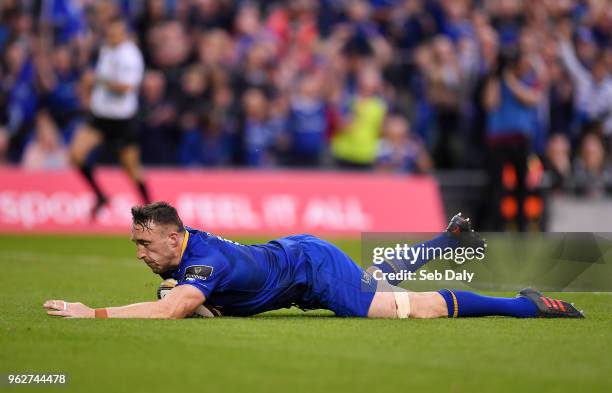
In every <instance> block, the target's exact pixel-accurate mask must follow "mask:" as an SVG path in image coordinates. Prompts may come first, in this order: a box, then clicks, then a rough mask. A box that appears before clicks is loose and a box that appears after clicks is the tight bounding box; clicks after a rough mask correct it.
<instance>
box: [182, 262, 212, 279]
mask: <svg viewBox="0 0 612 393" xmlns="http://www.w3.org/2000/svg"><path fill="white" fill-rule="evenodd" d="M212 272H213V267H212V266H207V265H193V266H189V267H188V268H187V269H185V279H187V280H206V279H207V278H208V277H210V276H211V275H212Z"/></svg>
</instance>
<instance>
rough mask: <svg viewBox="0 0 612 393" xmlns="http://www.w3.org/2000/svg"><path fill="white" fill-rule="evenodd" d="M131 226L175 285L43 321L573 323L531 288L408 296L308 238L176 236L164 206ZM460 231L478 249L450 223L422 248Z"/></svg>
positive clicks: (141, 248) (460, 223)
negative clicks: (273, 315) (504, 319)
mask: <svg viewBox="0 0 612 393" xmlns="http://www.w3.org/2000/svg"><path fill="white" fill-rule="evenodd" d="M132 221H133V222H132V241H134V243H136V249H137V252H136V255H137V257H138V258H139V259H142V260H143V261H144V262H145V263H146V264H147V265H148V266H149V267H150V268H151V270H152V271H153V272H154V273H157V274H159V275H160V276H161V277H162V278H164V279H166V280H169V279H174V280H176V282H177V284H176V286H175V287H173V288H171V289H170V290H169V291H168V292H167V295H166V296H164V297H163V298H162V299H160V300H158V301H154V302H145V303H136V304H130V305H127V306H123V307H108V308H101V309H93V308H90V307H88V306H86V305H84V304H82V303H68V302H66V301H64V300H48V301H47V302H45V303H44V307H45V308H46V309H47V314H49V315H56V316H62V317H72V318H94V317H95V318H165V319H176V318H186V317H189V316H192V315H193V314H194V312H195V311H196V310H201V309H203V307H201V306H202V305H204V306H205V307H206V309H207V310H210V312H211V313H212V314H213V315H214V316H221V315H228V316H250V315H255V314H259V313H262V312H265V311H270V310H277V309H280V308H286V307H291V306H297V307H299V308H301V309H303V310H309V309H328V310H331V311H333V312H335V313H336V315H337V316H341V317H373V318H408V317H410V318H438V317H477V316H478V317H479V316H487V315H505V316H513V317H519V318H529V317H572V318H581V317H583V315H582V313H581V312H580V311H578V310H576V309H575V308H574V307H573V306H572V305H571V304H569V303H566V302H563V301H560V300H556V299H551V298H548V297H544V296H542V295H541V294H540V293H539V292H537V291H534V290H531V289H527V290H523V291H521V292H520V294H519V295H518V296H517V297H514V298H498V297H490V296H482V295H478V294H475V293H472V292H468V291H459V290H449V289H444V290H441V291H438V292H409V291H406V290H404V289H401V288H398V287H395V286H393V285H391V284H397V282H391V283H389V282H386V281H377V280H375V279H374V277H373V276H372V275H371V273H372V270H370V269H372V268H370V269H369V271H368V272H366V271H364V270H363V269H361V267H359V266H358V265H357V264H355V263H354V262H353V261H352V260H351V259H350V258H349V256H348V255H346V254H345V253H344V252H342V251H341V250H340V249H339V248H337V247H336V246H334V245H333V244H330V243H328V242H325V241H323V240H321V239H318V238H316V237H314V236H310V235H296V236H289V237H285V238H281V239H277V240H273V241H271V242H269V243H267V244H261V245H242V244H238V243H235V242H232V241H229V240H226V239H223V238H220V237H217V236H214V235H212V234H210V233H208V232H203V231H198V230H195V229H191V228H186V227H185V226H184V225H183V222H182V221H181V219H180V217H179V216H178V214H177V212H176V209H175V208H174V207H172V206H170V205H169V204H167V203H165V202H156V203H153V204H150V205H145V206H139V207H133V208H132ZM466 232H467V233H468V234H471V236H472V239H474V240H475V241H476V242H480V244H481V245H484V242H483V241H482V240H481V239H480V237H479V236H478V235H476V234H473V231H472V229H471V225H470V222H469V220H467V219H464V218H463V217H461V215H457V216H455V217H453V219H452V220H451V222H450V224H449V226H448V228H447V230H446V231H445V232H443V233H441V234H440V235H439V236H437V237H435V238H434V239H432V240H430V241H428V242H425V243H424V246H426V247H442V248H444V247H449V246H451V247H452V246H456V245H457V242H458V237H459V235H460V234H461V233H466ZM411 262H414V264H405V262H403V261H401V260H398V261H389V262H385V263H383V264H381V265H378V267H379V268H380V269H381V270H382V271H383V272H387V273H389V272H393V271H397V270H410V271H415V270H416V269H418V268H419V267H421V266H422V265H423V264H425V263H426V262H427V260H425V259H424V258H421V259H419V260H416V261H411ZM378 276H380V274H378ZM387 276H389V277H390V275H387ZM171 286H172V285H171ZM199 314H202V313H199Z"/></svg>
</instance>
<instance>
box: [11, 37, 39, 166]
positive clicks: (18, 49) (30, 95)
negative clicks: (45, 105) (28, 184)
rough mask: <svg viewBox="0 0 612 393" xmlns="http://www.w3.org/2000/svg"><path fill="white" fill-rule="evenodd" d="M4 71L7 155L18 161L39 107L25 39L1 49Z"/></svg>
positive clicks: (32, 65)
mask: <svg viewBox="0 0 612 393" xmlns="http://www.w3.org/2000/svg"><path fill="white" fill-rule="evenodd" d="M4 61H5V64H6V68H5V70H6V72H5V74H4V76H3V79H2V95H3V96H4V97H5V98H4V101H5V104H4V105H3V108H2V110H3V111H5V114H4V117H6V128H7V130H8V132H9V135H10V142H9V159H10V161H11V162H13V163H17V162H19V161H20V159H21V154H22V153H23V148H24V146H25V143H26V141H27V138H28V134H29V133H30V131H31V130H32V127H33V125H34V121H35V118H36V111H37V109H38V101H39V100H38V95H37V94H36V88H35V73H34V64H33V63H32V59H31V56H30V52H29V49H28V47H27V45H26V44H25V43H24V42H20V41H13V42H11V43H9V44H8V45H7V50H6V52H5V53H4Z"/></svg>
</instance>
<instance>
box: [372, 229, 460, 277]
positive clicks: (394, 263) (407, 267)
mask: <svg viewBox="0 0 612 393" xmlns="http://www.w3.org/2000/svg"><path fill="white" fill-rule="evenodd" d="M458 245H459V240H458V239H457V238H456V237H454V236H453V235H451V234H449V233H447V232H443V233H441V234H440V235H438V236H436V237H434V238H433V239H431V240H428V241H426V242H423V243H420V244H416V245H414V246H412V247H410V249H414V250H416V249H418V248H419V247H420V248H421V252H420V253H419V254H418V256H417V257H416V258H415V259H414V260H410V261H409V260H405V259H390V260H385V261H384V262H382V263H381V264H378V265H374V266H376V267H377V268H379V269H380V270H382V272H383V273H399V272H401V271H409V272H414V271H416V270H417V269H419V268H420V267H421V266H423V265H424V264H426V263H427V262H429V261H431V260H432V259H434V255H433V252H432V253H430V254H429V255H427V253H426V252H425V249H426V248H430V249H431V248H440V249H442V250H444V249H445V248H447V247H450V248H455V247H457V246H458ZM409 255H414V254H412V253H410V254H409ZM438 256H439V255H438ZM387 281H388V282H389V284H391V285H398V284H399V283H401V282H402V281H403V280H389V279H387Z"/></svg>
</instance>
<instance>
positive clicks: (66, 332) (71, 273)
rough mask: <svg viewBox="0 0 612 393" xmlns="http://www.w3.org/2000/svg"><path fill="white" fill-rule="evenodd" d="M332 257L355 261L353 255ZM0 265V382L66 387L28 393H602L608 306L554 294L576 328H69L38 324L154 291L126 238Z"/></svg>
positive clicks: (282, 322) (344, 324)
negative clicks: (49, 307) (60, 308)
mask: <svg viewBox="0 0 612 393" xmlns="http://www.w3.org/2000/svg"><path fill="white" fill-rule="evenodd" d="M338 244H339V245H340V246H341V247H342V248H344V249H345V250H346V251H347V252H349V253H350V254H351V255H352V256H353V257H354V258H355V259H357V258H358V253H359V243H358V242H352V241H342V242H338ZM0 264H1V265H0V266H1V267H2V273H3V274H2V302H1V303H2V307H1V310H2V313H1V314H0V330H1V332H2V334H0V348H1V349H2V350H1V351H0V373H7V372H19V373H22V372H51V371H56V372H65V373H68V374H69V377H70V382H69V385H68V386H67V387H62V388H57V389H56V388H49V387H46V388H41V387H38V388H35V389H34V388H33V389H31V390H32V391H37V392H43V391H63V392H67V391H77V392H121V391H129V392H152V391H179V392H182V391H187V390H186V389H189V390H191V391H200V392H249V393H256V392H272V391H283V392H284V391H289V392H292V393H298V392H309V393H310V392H318V391H331V392H334V391H335V392H340V391H342V392H362V391H363V392H374V391H375V392H391V391H393V392H421V391H450V392H476V391H502V392H524V391H537V392H560V391H573V392H576V391H588V392H610V391H612V353H611V350H612V296H611V295H610V294H607V293H606V294H577V293H571V294H569V293H566V294H563V297H564V298H566V299H567V300H570V301H575V302H576V303H577V304H578V305H579V306H580V307H581V308H584V309H585V310H586V312H587V314H588V319H586V320H538V319H535V320H518V319H511V318H481V319H455V320H448V319H437V320H401V321H399V320H367V319H339V318H334V317H331V314H330V313H328V312H323V311H321V312H308V313H302V312H301V311H299V310H288V311H280V312H274V313H268V314H264V315H262V316H258V317H254V318H219V319H212V320H175V321H162V320H111V319H109V320H67V319H60V318H51V317H48V316H47V315H46V314H45V313H44V311H43V309H42V307H41V304H42V303H43V301H44V300H45V299H53V298H60V299H67V300H69V301H82V302H83V303H85V304H88V305H91V306H96V307H100V306H109V305H122V304H125V303H132V302H138V301H146V300H150V299H152V298H153V297H154V293H155V289H156V287H157V284H158V281H159V280H158V279H157V278H156V276H154V275H152V274H151V273H150V272H149V271H148V268H147V267H146V266H144V265H143V264H142V263H140V262H139V261H137V260H136V259H135V250H134V249H133V246H132V245H131V243H130V242H129V240H128V239H127V237H124V238H114V237H104V238H96V237H72V238H69V237H59V236H58V237H47V236H1V237H0ZM0 389H1V390H3V391H4V390H6V391H9V390H11V389H7V388H6V387H2V388H0ZM196 389H197V390H196ZM29 390H30V389H28V388H25V387H20V388H15V389H14V391H19V392H24V391H29Z"/></svg>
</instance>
